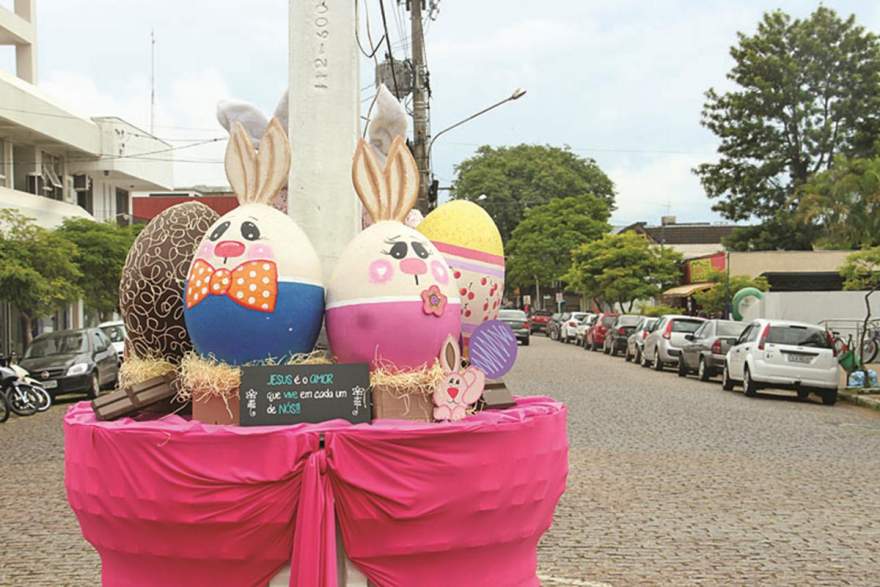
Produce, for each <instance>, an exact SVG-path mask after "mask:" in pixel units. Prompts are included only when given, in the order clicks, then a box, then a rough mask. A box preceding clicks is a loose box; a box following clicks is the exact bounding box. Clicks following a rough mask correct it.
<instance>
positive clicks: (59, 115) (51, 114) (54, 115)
mask: <svg viewBox="0 0 880 587" xmlns="http://www.w3.org/2000/svg"><path fill="white" fill-rule="evenodd" d="M371 87H372V86H371ZM0 110H4V111H7V112H19V113H21V114H33V115H35V116H46V117H48V118H64V119H68V120H79V121H82V122H94V120H93V119H89V118H84V117H82V116H76V115H74V114H62V113H57V112H40V111H38V110H27V109H24V108H10V107H8V106H0ZM95 118H99V119H100V118H102V117H100V116H98V117H95ZM108 118H110V117H108ZM119 120H122V121H123V122H125V123H126V124H130V123H128V122H126V121H124V120H123V119H121V118H120V119H119ZM156 126H157V127H158V128H166V129H175V130H195V131H204V132H217V129H216V128H192V127H184V126H160V125H156ZM125 132H126V134H129V135H131V136H135V137H143V138H146V139H158V140H160V141H170V142H181V141H184V142H186V141H193V140H201V138H167V137H160V136H156V135H152V134H146V133H141V132H137V131H133V130H126V131H125Z"/></svg>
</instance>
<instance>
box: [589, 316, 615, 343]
mask: <svg viewBox="0 0 880 587" xmlns="http://www.w3.org/2000/svg"><path fill="white" fill-rule="evenodd" d="M615 320H617V312H603V313H601V314H599V317H598V318H596V321H595V322H593V326H591V327H590V329H589V330H588V331H587V335H586V336H585V337H584V348H588V349H590V350H591V351H598V350H601V348H602V347H603V346H604V345H605V335H606V334H608V329H609V328H611V326H613V325H614V321H615Z"/></svg>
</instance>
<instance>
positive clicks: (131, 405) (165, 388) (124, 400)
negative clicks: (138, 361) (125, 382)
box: [92, 372, 177, 420]
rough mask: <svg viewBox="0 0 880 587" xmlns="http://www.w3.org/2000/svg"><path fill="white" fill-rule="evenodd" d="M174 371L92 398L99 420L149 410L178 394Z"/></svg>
mask: <svg viewBox="0 0 880 587" xmlns="http://www.w3.org/2000/svg"><path fill="white" fill-rule="evenodd" d="M176 379H177V376H176V374H175V373H174V372H170V373H166V374H165V375H162V376H160V377H153V378H152V379H147V380H146V381H142V382H141V383H136V384H134V385H130V386H128V387H125V388H123V389H119V390H116V391H112V392H110V393H108V394H106V395H102V396H99V397H97V398H95V399H93V400H92V410H94V412H95V416H96V417H97V418H98V419H99V420H115V419H117V418H121V417H123V416H131V415H133V414H136V413H138V412H141V411H144V410H147V409H148V408H150V407H151V406H154V405H156V404H159V403H160V402H163V401H167V400H170V399H171V398H173V397H174V396H175V395H176V394H177V388H176V387H175V382H176Z"/></svg>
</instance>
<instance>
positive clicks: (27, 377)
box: [9, 363, 52, 412]
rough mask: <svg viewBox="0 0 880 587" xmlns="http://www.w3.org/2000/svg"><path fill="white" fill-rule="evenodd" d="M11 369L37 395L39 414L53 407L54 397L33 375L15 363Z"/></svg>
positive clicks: (10, 366) (11, 365)
mask: <svg viewBox="0 0 880 587" xmlns="http://www.w3.org/2000/svg"><path fill="white" fill-rule="evenodd" d="M9 368H10V369H12V370H13V371H15V373H16V374H17V375H18V378H19V380H21V381H22V382H24V384H25V385H29V386H30V387H31V389H32V390H33V392H34V394H36V396H37V411H38V412H45V411H46V410H48V409H49V408H51V407H52V396H51V395H50V394H49V392H48V391H46V389H45V388H44V387H43V386H42V385H41V384H40V382H39V381H37V380H36V379H34V378H33V377H31V374H30V373H28V371H27V369H25V368H23V367H20V366H19V365H17V364H15V363H12V364H10V365H9Z"/></svg>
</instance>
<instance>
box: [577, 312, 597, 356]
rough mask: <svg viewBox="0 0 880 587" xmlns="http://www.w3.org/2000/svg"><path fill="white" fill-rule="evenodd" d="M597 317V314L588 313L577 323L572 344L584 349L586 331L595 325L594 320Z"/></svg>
mask: <svg viewBox="0 0 880 587" xmlns="http://www.w3.org/2000/svg"><path fill="white" fill-rule="evenodd" d="M598 317H599V315H598V314H593V313H592V312H589V313H587V315H586V316H584V319H583V320H581V321H580V322H579V323H578V325H577V328H575V329H574V343H575V344H576V345H578V346H582V347H584V348H586V345H585V344H584V341H585V340H586V338H587V331H588V330H589V329H590V327H592V326H593V324H595V323H596V318H598Z"/></svg>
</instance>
